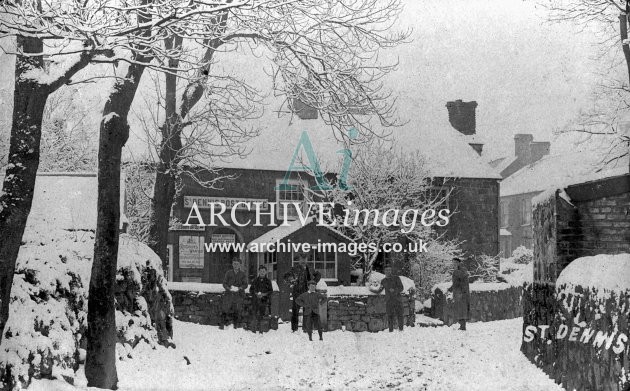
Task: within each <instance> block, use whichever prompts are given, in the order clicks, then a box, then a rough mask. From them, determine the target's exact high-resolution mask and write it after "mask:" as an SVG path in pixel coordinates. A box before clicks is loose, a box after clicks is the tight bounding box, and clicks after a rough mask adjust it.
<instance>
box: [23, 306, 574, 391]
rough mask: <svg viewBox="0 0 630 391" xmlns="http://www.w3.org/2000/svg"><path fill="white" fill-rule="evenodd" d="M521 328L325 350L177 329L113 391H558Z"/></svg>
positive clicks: (346, 335)
mask: <svg viewBox="0 0 630 391" xmlns="http://www.w3.org/2000/svg"><path fill="white" fill-rule="evenodd" d="M521 324H522V320H521V319H514V320H508V321H499V322H489V323H474V324H471V325H469V330H468V331H467V332H465V333H462V332H460V331H458V330H455V329H452V328H447V327H438V328H419V327H415V328H407V329H405V331H404V332H403V333H399V332H394V333H391V334H390V333H388V332H381V333H351V332H342V331H335V332H331V333H325V334H324V339H325V341H323V342H320V341H314V342H309V341H308V338H307V337H306V335H305V334H302V333H296V334H292V333H291V332H290V330H289V328H288V325H281V326H280V327H281V328H280V330H279V331H276V332H274V331H271V332H269V333H267V334H265V335H254V334H252V333H249V332H247V331H244V330H232V329H230V330H225V331H220V330H218V329H217V328H216V327H211V326H200V325H195V324H190V323H182V322H176V323H175V332H176V335H175V342H176V343H177V349H164V348H159V349H158V350H157V351H152V352H150V353H149V352H147V353H141V352H138V351H136V355H135V358H134V359H131V360H127V361H124V362H120V363H119V365H118V376H119V378H120V383H119V386H120V389H121V390H125V391H126V390H178V391H179V390H228V389H229V390H294V389H300V390H302V389H312V390H329V389H330V390H377V389H400V390H448V391H453V390H467V391H470V390H484V391H485V390H502V391H503V390H514V391H525V390H532V391H534V390H535V391H544V390H562V388H561V387H559V386H557V385H556V384H554V382H553V381H552V380H550V379H549V378H548V377H547V376H546V375H545V374H544V373H543V372H542V371H540V370H539V369H537V368H536V367H535V366H533V365H532V364H530V363H529V361H527V359H526V358H525V357H524V356H523V355H522V354H521V353H520V352H519V345H520V335H521ZM141 354H142V355H141ZM184 356H186V357H188V359H189V360H190V362H191V363H190V365H187V364H186V361H185V359H184ZM83 381H84V380H83ZM83 381H79V383H82V382H83ZM83 384H85V383H83ZM60 386H61V383H60V382H58V381H55V382H48V381H45V382H44V381H42V382H38V383H37V384H36V385H35V387H32V388H33V389H38V388H39V387H42V389H48V390H50V389H51V387H55V388H57V389H64V390H65V389H76V388H74V387H63V388H60ZM80 388H81V387H80Z"/></svg>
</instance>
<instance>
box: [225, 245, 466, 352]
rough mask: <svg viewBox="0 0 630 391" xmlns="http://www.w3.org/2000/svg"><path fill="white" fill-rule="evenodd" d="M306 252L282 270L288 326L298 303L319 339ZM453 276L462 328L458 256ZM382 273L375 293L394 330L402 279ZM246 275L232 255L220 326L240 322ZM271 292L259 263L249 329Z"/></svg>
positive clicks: (256, 325)
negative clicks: (290, 298) (289, 307)
mask: <svg viewBox="0 0 630 391" xmlns="http://www.w3.org/2000/svg"><path fill="white" fill-rule="evenodd" d="M307 261H308V254H299V255H298V257H297V263H296V264H295V265H294V266H293V267H292V268H291V270H290V271H288V272H287V273H285V275H284V280H285V282H286V283H287V284H288V285H289V286H290V287H291V293H292V295H293V305H292V311H291V330H292V331H293V332H295V331H297V330H298V314H299V309H300V307H302V309H303V310H302V316H303V322H302V323H303V327H304V330H305V331H306V332H307V333H308V338H309V340H311V341H312V340H313V330H317V333H318V334H319V339H320V340H323V333H322V325H321V322H320V306H321V305H322V304H323V303H325V302H326V295H325V294H323V293H320V292H317V283H318V282H319V280H320V279H321V274H320V273H319V272H318V271H311V269H310V267H309V265H308V263H307ZM453 262H454V265H453V266H454V270H453V279H452V285H451V288H449V290H450V291H452V293H453V301H454V315H455V319H457V320H458V321H459V325H460V327H459V329H460V330H466V321H467V319H468V314H469V311H470V292H469V286H468V272H467V271H466V268H465V267H464V265H463V262H462V260H461V259H459V258H455V259H454V261H453ZM384 272H385V277H384V278H383V279H382V280H381V282H380V286H379V288H378V289H376V290H374V292H375V293H381V292H383V291H385V306H386V312H387V318H388V325H389V332H393V331H394V322H396V323H397V325H398V329H399V330H401V331H402V330H403V327H404V313H403V302H402V293H403V291H404V287H403V283H402V281H401V279H400V277H399V276H396V275H394V274H393V273H392V267H391V266H386V267H385V268H384ZM247 286H248V284H247V276H246V275H245V272H244V271H243V270H241V262H240V261H239V260H238V259H235V260H234V261H233V262H232V269H231V270H229V271H228V272H227V273H225V277H224V279H223V288H225V294H224V297H223V302H222V305H223V308H222V314H221V323H220V328H221V329H223V328H224V327H225V326H226V325H227V324H228V323H229V322H230V320H232V321H233V322H234V327H237V325H238V324H240V323H241V322H242V319H241V316H242V306H243V302H244V296H245V290H246V289H247ZM272 292H273V287H272V284H271V280H270V279H269V278H268V277H267V268H266V267H265V266H264V265H261V266H259V268H258V275H257V276H256V278H255V279H254V281H252V283H251V285H250V286H249V293H250V294H251V297H252V306H251V313H250V329H251V330H252V331H253V332H257V331H258V332H260V333H261V334H262V332H263V330H262V328H261V320H262V319H263V317H264V316H265V313H266V310H267V308H268V306H269V298H270V295H271V293H272Z"/></svg>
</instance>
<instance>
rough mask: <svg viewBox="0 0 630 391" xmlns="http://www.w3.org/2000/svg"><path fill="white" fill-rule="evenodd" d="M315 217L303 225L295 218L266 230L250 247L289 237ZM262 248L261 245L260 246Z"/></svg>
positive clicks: (310, 221) (325, 227) (335, 232)
mask: <svg viewBox="0 0 630 391" xmlns="http://www.w3.org/2000/svg"><path fill="white" fill-rule="evenodd" d="M315 222H316V221H315V219H314V218H313V217H308V218H307V219H306V220H305V221H304V225H302V222H301V221H300V220H299V219H297V220H293V221H288V222H287V225H279V226H277V227H276V228H274V229H272V230H270V231H267V232H265V233H264V234H262V235H260V236H259V237H257V238H256V239H254V240H252V241H251V242H249V244H248V247H249V248H251V246H252V245H254V244H257V245H261V244H266V243H276V242H278V241H280V240H282V239H284V238H286V237H288V236H289V235H291V234H293V233H295V232H297V231H299V230H301V229H302V228H304V227H306V226H307V225H309V224H312V223H315ZM321 227H322V228H324V229H328V230H330V231H332V232H333V233H334V234H335V235H338V236H340V237H342V238H344V239H347V240H348V241H352V239H350V238H349V237H347V236H345V235H343V234H342V233H340V232H338V231H336V230H334V229H333V228H332V227H328V226H325V225H322V226H321ZM258 248H260V247H258Z"/></svg>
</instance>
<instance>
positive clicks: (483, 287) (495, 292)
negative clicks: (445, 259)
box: [430, 283, 523, 326]
mask: <svg viewBox="0 0 630 391" xmlns="http://www.w3.org/2000/svg"><path fill="white" fill-rule="evenodd" d="M450 285H451V284H450V283H447V284H439V285H437V286H436V287H435V288H434V289H433V294H432V297H431V312H430V315H431V316H432V317H434V318H438V319H440V320H441V321H442V322H444V323H445V324H446V325H449V326H450V325H452V324H453V323H457V321H458V320H457V319H455V317H454V316H453V313H454V304H453V296H452V293H450V292H448V288H449V287H450ZM522 296H523V288H522V287H520V286H514V285H510V284H507V283H475V284H470V312H469V316H470V318H469V320H468V321H469V322H489V321H493V320H503V319H514V318H519V317H521V316H523V303H522Z"/></svg>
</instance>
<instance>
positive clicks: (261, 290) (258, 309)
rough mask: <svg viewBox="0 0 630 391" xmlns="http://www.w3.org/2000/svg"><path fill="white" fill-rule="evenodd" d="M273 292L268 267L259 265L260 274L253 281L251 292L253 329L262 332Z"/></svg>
mask: <svg viewBox="0 0 630 391" xmlns="http://www.w3.org/2000/svg"><path fill="white" fill-rule="evenodd" d="M272 292H273V287H272V285H271V280H270V279H269V278H267V268H266V267H265V265H260V267H258V276H257V277H256V278H255V279H254V281H252V284H251V286H250V287H249V293H250V294H251V295H252V313H251V318H252V319H251V330H252V331H253V332H256V329H258V331H260V333H261V334H262V333H263V332H262V328H261V327H260V321H261V320H262V318H263V317H264V316H265V310H266V309H267V306H268V304H269V296H270V295H271V293H272Z"/></svg>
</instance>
